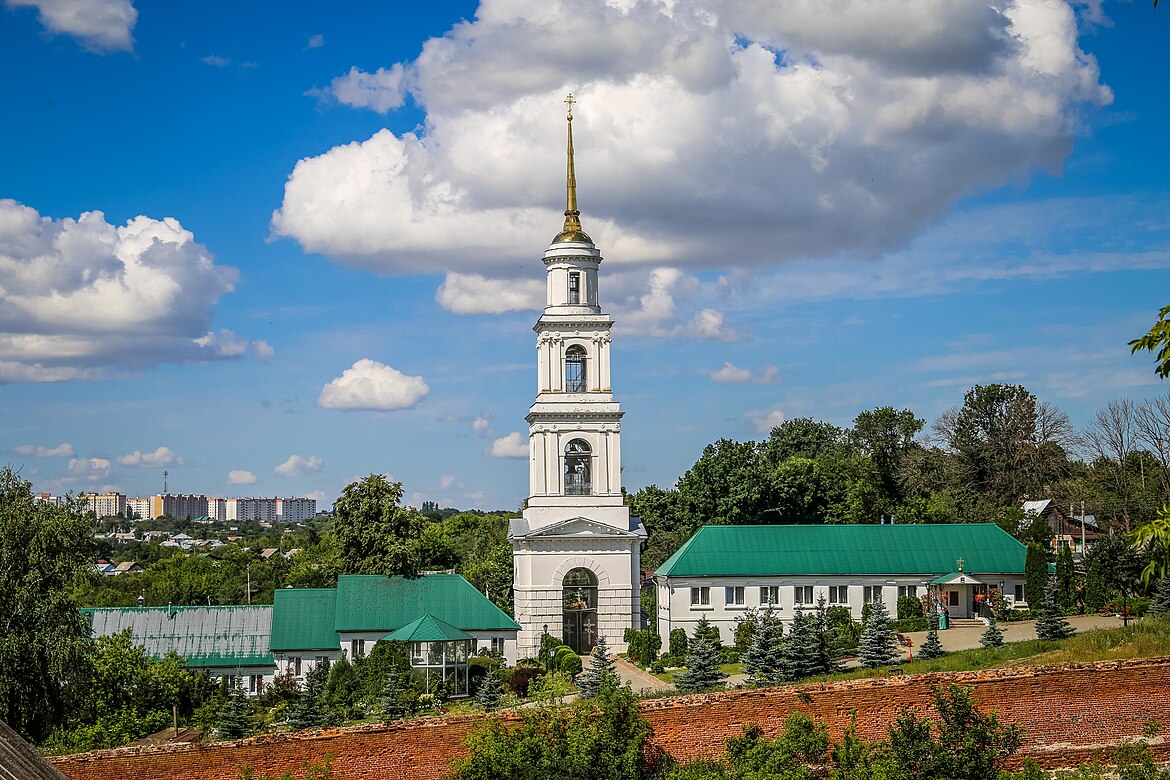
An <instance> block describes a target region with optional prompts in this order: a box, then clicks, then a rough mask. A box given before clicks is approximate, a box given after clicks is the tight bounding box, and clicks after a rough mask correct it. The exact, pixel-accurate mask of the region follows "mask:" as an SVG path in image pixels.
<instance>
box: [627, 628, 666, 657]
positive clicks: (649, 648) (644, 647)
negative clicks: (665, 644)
mask: <svg viewBox="0 0 1170 780" xmlns="http://www.w3.org/2000/svg"><path fill="white" fill-rule="evenodd" d="M623 638H624V639H625V640H626V655H627V656H629V657H630V659H631V660H633V661H636V662H638V663H642V664H648V663H651V662H652V661H653V660H654V659H655V658H656V657H657V656H658V651H659V650H661V649H662V637H660V636H658V634H656V633H654V632H653V631H650V630H645V631H642V630H639V629H636V628H627V629H626V633H625V635H624V636H623Z"/></svg>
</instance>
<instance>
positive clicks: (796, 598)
mask: <svg viewBox="0 0 1170 780" xmlns="http://www.w3.org/2000/svg"><path fill="white" fill-rule="evenodd" d="M792 603H793V604H795V605H797V606H798V607H800V606H812V603H813V586H812V585H794V586H793V587H792Z"/></svg>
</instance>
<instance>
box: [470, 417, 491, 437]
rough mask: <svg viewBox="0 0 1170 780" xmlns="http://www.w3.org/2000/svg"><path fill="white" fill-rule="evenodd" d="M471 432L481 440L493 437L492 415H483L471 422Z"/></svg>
mask: <svg viewBox="0 0 1170 780" xmlns="http://www.w3.org/2000/svg"><path fill="white" fill-rule="evenodd" d="M471 432H472V433H474V434H475V435H476V436H478V437H480V438H481V439H483V438H487V437H488V436H491V435H492V418H491V415H487V414H485V415H482V416H480V417H476V418H475V419H474V420H472V421H471Z"/></svg>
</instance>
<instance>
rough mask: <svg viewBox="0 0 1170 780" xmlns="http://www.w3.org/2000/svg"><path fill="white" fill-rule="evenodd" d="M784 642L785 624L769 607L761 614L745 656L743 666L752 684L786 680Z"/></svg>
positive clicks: (775, 682)
mask: <svg viewBox="0 0 1170 780" xmlns="http://www.w3.org/2000/svg"><path fill="white" fill-rule="evenodd" d="M783 644H784V626H783V624H782V623H781V622H780V619H779V618H778V617H777V616H776V615H775V614H774V613H773V612H772V610H771V608H769V609H768V610H766V611H765V612H764V613H763V614H762V615H760V619H759V623H758V624H757V625H756V630H755V631H754V632H753V633H752V642H751V644H750V645H749V646H748V649H747V652H746V653H744V657H743V667H744V669H745V670H746V671H747V673H748V680H749V681H750V682H751V684H752V685H776V684H777V683H781V682H783V681H784V647H783Z"/></svg>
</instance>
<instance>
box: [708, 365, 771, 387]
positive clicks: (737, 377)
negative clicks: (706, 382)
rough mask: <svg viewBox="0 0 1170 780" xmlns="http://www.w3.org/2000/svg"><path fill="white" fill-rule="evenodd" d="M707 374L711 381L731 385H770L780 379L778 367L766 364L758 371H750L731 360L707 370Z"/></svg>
mask: <svg viewBox="0 0 1170 780" xmlns="http://www.w3.org/2000/svg"><path fill="white" fill-rule="evenodd" d="M707 376H708V377H710V378H711V381H712V382H719V383H721V384H733V385H771V384H775V383H776V382H779V381H780V369H779V368H777V367H776V366H772V365H766V366H764V368H763V370H762V371H760V372H759V373H752V372H751V371H749V370H748V369H746V368H740V367H739V366H737V365H735V364H734V363H732V362H731V361H728V362H726V363H724V364H723V368H720V369H717V370H715V371H708V372H707Z"/></svg>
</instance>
